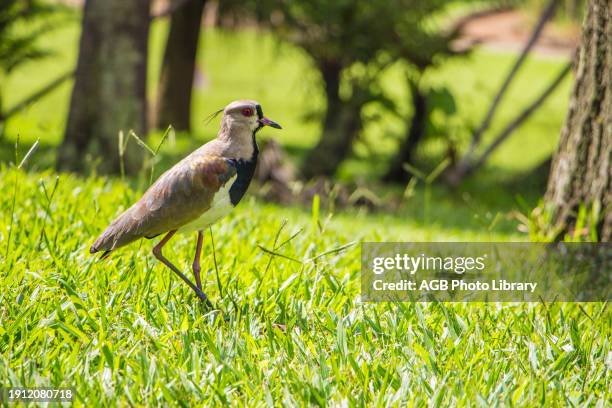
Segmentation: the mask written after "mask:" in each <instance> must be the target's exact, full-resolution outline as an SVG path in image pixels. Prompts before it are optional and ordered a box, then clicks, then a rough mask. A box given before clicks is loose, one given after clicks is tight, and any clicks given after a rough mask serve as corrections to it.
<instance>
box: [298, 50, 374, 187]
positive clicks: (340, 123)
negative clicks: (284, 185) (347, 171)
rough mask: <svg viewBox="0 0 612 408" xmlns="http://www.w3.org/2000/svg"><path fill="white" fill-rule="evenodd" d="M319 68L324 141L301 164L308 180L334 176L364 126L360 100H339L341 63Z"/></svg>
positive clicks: (332, 63) (328, 63)
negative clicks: (322, 97) (322, 94)
mask: <svg viewBox="0 0 612 408" xmlns="http://www.w3.org/2000/svg"><path fill="white" fill-rule="evenodd" d="M319 69H320V71H321V75H322V77H323V82H324V84H325V97H326V101H327V110H326V113H325V118H324V120H323V131H322V134H321V138H320V139H319V142H318V143H317V145H316V146H315V147H314V148H313V149H312V150H311V151H310V152H309V154H308V156H307V157H306V160H305V161H304V163H303V165H302V171H301V173H302V176H303V177H304V178H305V179H310V178H313V177H317V176H328V177H331V176H333V175H334V173H335V172H336V170H337V169H338V167H339V166H340V164H341V163H342V162H343V161H344V159H345V158H346V157H347V156H348V155H349V154H350V152H351V149H352V146H353V141H354V140H355V138H356V137H357V135H358V133H359V131H360V130H361V127H362V121H361V106H362V103H360V102H358V100H359V99H360V98H354V99H355V101H357V102H350V103H349V102H346V101H344V100H342V98H341V97H340V77H341V74H342V69H343V67H342V66H341V64H338V63H336V62H329V61H326V62H323V63H322V64H321V65H320V67H319Z"/></svg>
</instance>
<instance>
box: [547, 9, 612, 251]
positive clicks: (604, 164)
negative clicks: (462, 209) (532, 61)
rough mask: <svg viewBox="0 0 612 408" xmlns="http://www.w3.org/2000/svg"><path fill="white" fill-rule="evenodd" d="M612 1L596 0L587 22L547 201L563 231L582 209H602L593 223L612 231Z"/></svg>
mask: <svg viewBox="0 0 612 408" xmlns="http://www.w3.org/2000/svg"><path fill="white" fill-rule="evenodd" d="M611 12H612V7H611V2H610V0H590V1H589V7H588V12H587V16H586V18H585V21H584V24H583V32H582V43H581V47H580V52H579V56H578V61H577V67H576V82H575V84H574V89H573V91H572V97H571V100H570V107H569V111H568V114H567V119H566V122H565V125H564V128H563V130H562V131H561V140H560V141H559V148H558V150H557V153H556V154H555V156H554V159H553V163H552V168H551V173H550V178H549V180H548V188H547V191H546V196H545V201H546V204H547V205H548V208H549V209H550V210H551V211H552V214H553V217H554V224H555V226H556V227H559V228H561V234H563V233H572V232H576V233H578V234H582V233H583V232H582V231H573V230H574V227H575V222H576V216H577V212H578V209H579V207H580V206H581V205H586V206H587V208H590V209H591V210H593V209H595V213H596V214H598V215H599V217H597V220H596V221H595V222H594V223H593V224H594V225H589V226H588V227H590V228H595V229H596V231H597V232H598V236H599V239H600V240H601V241H609V240H610V238H611V237H612V41H610V38H612V21H611V19H612V18H611V14H610V13H611Z"/></svg>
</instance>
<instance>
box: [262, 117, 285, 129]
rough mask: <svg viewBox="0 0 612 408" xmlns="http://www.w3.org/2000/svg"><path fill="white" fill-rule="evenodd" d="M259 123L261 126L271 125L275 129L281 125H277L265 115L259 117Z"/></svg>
mask: <svg viewBox="0 0 612 408" xmlns="http://www.w3.org/2000/svg"><path fill="white" fill-rule="evenodd" d="M259 123H261V124H262V126H271V127H273V128H275V129H282V127H281V125H279V124H278V123H276V122H274V121H273V120H270V119H268V118H266V117H263V118H261V119H259Z"/></svg>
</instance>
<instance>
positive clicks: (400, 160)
mask: <svg viewBox="0 0 612 408" xmlns="http://www.w3.org/2000/svg"><path fill="white" fill-rule="evenodd" d="M409 85H410V93H411V95H412V105H413V107H414V113H413V115H412V119H411V120H410V125H409V127H408V129H407V132H406V138H405V139H404V141H403V142H402V143H401V144H400V147H399V150H398V152H397V155H396V156H395V158H394V159H393V161H392V162H391V166H390V167H389V170H388V171H387V173H386V174H385V176H384V177H383V180H385V181H391V182H398V183H401V182H407V181H408V180H410V177H411V174H410V173H408V172H407V171H406V170H405V169H404V164H405V163H409V164H412V162H413V155H414V151H415V149H416V147H417V146H418V144H419V143H420V142H421V140H422V139H423V136H424V135H425V129H426V126H427V96H426V95H425V94H423V93H422V92H421V90H420V89H419V85H418V83H415V82H413V81H410V82H409Z"/></svg>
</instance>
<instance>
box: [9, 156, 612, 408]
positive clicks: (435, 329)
mask: <svg viewBox="0 0 612 408" xmlns="http://www.w3.org/2000/svg"><path fill="white" fill-rule="evenodd" d="M0 171H1V174H0V175H1V180H2V181H1V191H2V194H0V214H1V215H2V216H1V217H0V220H2V222H1V224H0V265H2V268H1V269H0V287H2V288H3V290H2V292H1V293H0V385H2V386H71V387H74V388H75V390H76V393H77V405H85V406H103V405H128V404H130V405H145V406H158V405H175V404H176V405H182V406H193V405H199V406H202V405H221V404H231V405H276V404H280V403H283V404H286V405H292V406H306V405H328V404H350V405H376V406H389V405H426V404H431V405H435V406H440V405H442V406H448V405H453V406H456V405H467V404H473V405H482V406H490V405H516V406H532V405H546V406H560V405H563V406H567V405H572V406H576V405H578V406H605V405H606V404H607V403H609V401H610V395H609V389H610V375H609V364H610V353H611V351H610V324H611V315H610V312H609V308H608V307H607V305H606V304H597V303H595V304H558V303H557V304H554V303H548V304H539V303H538V304H536V303H527V304H421V303H414V304H391V303H383V304H363V303H360V302H359V293H360V288H359V282H360V279H359V274H360V272H359V271H360V255H359V246H358V244H354V243H358V242H360V241H363V240H383V239H389V238H390V237H395V236H398V235H395V234H398V232H399V231H400V228H398V226H397V219H395V222H390V221H389V220H385V218H384V217H382V218H376V217H374V218H372V217H365V219H364V217H361V216H360V215H359V214H344V215H338V216H331V218H330V217H329V216H328V214H326V213H325V211H322V212H321V213H320V214H319V215H318V216H317V213H316V212H308V211H304V210H299V209H295V208H293V209H284V208H278V207H276V206H273V205H264V204H261V203H258V202H257V201H255V200H253V199H247V200H246V201H245V202H244V203H242V204H241V206H240V207H239V209H238V210H237V211H235V213H234V214H233V215H232V216H230V217H229V218H228V219H226V220H224V221H223V222H221V223H219V224H218V225H216V226H215V227H214V228H213V230H212V231H213V236H214V240H215V241H214V242H215V252H214V254H215V256H216V259H217V261H218V265H219V266H218V278H217V275H216V272H215V268H214V266H213V260H212V254H213V249H212V243H211V240H210V236H209V235H208V234H207V236H206V240H205V247H204V251H203V253H204V254H205V255H204V258H203V270H204V271H207V274H206V275H205V276H206V278H205V280H204V283H205V292H206V293H208V294H209V295H210V296H211V297H212V299H213V301H214V302H215V304H216V305H217V307H218V309H217V310H215V311H208V310H206V309H204V308H203V307H201V306H200V305H199V304H198V302H197V300H196V299H195V298H194V296H193V295H192V294H191V292H190V290H189V289H188V288H187V287H186V285H184V284H183V283H182V282H180V281H179V280H178V279H177V278H176V277H175V276H173V275H172V274H171V272H169V271H168V270H167V269H165V268H164V267H163V266H162V265H160V264H159V263H157V262H155V260H154V258H153V257H152V256H151V254H150V249H151V247H152V243H151V242H149V241H146V240H145V241H143V242H139V243H135V244H133V245H132V246H131V247H129V248H127V249H124V250H121V251H120V252H119V253H117V254H115V255H114V256H112V257H111V258H110V259H108V260H106V261H102V262H97V261H96V259H95V257H93V256H90V255H89V253H88V251H87V249H88V247H89V245H90V244H91V242H92V241H93V239H94V238H95V236H96V235H97V234H99V233H100V231H101V230H102V229H103V228H104V227H105V226H106V224H107V223H108V221H109V220H110V219H112V218H113V217H114V216H115V215H117V213H118V212H119V211H120V210H121V208H125V207H126V206H128V205H129V204H130V203H131V202H132V201H133V200H134V199H136V198H137V196H138V193H137V191H134V190H133V189H131V188H129V186H127V184H125V183H123V182H121V181H108V180H104V179H100V178H96V177H90V178H87V179H80V178H77V177H74V176H71V175H65V174H62V175H60V176H57V175H56V174H54V173H52V172H43V173H25V172H23V171H21V170H15V169H9V168H7V167H3V168H2V169H1V170H0ZM14 203H15V205H14ZM447 224H448V225H452V223H450V222H449V223H446V222H444V220H441V221H440V223H439V225H438V226H437V227H436V226H434V227H431V226H430V225H427V224H424V223H421V222H419V221H418V220H413V221H408V222H406V223H405V224H404V225H402V226H401V228H404V229H405V230H404V231H403V233H401V232H399V236H398V239H410V238H411V237H413V239H417V238H425V239H428V240H499V241H506V240H513V239H516V236H515V235H512V234H508V233H504V232H497V230H496V229H495V228H494V229H493V230H492V231H487V230H486V229H484V228H480V230H474V229H470V228H463V227H461V228H453V227H447V226H446V225H447ZM9 227H10V228H9ZM394 228H395V230H394ZM414 237H417V238H414ZM194 238H195V237H192V236H188V237H179V238H178V239H175V240H173V241H171V244H170V245H168V246H167V247H166V248H167V250H166V254H167V255H168V256H169V257H170V259H172V260H175V261H176V262H177V264H178V265H179V266H180V267H181V268H182V269H183V270H188V269H189V266H190V263H191V257H192V256H193V245H194ZM258 245H260V246H262V247H264V248H266V249H268V250H273V251H275V252H277V253H279V254H282V255H285V256H287V257H291V258H295V259H296V260H297V261H292V260H289V259H287V258H284V257H281V256H271V255H270V254H269V253H267V252H265V251H263V250H261V249H259V247H258ZM342 248H344V249H342Z"/></svg>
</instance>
